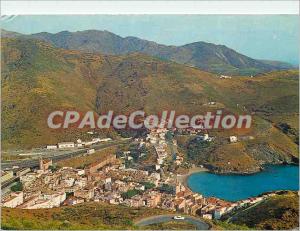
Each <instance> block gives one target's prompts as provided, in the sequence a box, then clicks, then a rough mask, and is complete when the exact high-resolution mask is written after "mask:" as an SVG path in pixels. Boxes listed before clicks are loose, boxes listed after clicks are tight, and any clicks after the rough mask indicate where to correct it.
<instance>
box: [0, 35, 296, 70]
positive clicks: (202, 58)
mask: <svg viewBox="0 0 300 231" xmlns="http://www.w3.org/2000/svg"><path fill="white" fill-rule="evenodd" d="M2 36H3V37H25V38H35V39H40V40H43V41H46V42H49V43H51V44H53V45H54V46H56V47H59V48H64V49H70V50H81V51H86V52H100V53H102V54H112V55H124V54H130V53H135V52H139V53H143V54H146V55H150V56H154V57H158V58H160V59H164V60H171V61H175V62H177V63H180V64H185V65H188V66H192V67H197V68H200V69H201V70H205V71H209V72H214V73H218V74H233V75H256V74H258V73H263V72H268V71H273V70H285V69H290V68H293V66H292V65H290V64H287V63H283V62H278V61H266V60H255V59H252V58H250V57H247V56H245V55H243V54H240V53H238V52H236V51H234V50H233V49H230V48H228V47H226V46H224V45H215V44H212V43H206V42H195V43H191V44H186V45H183V46H166V45H163V44H158V43H155V42H152V41H147V40H143V39H140V38H137V37H131V36H129V37H125V38H123V37H120V36H118V35H116V34H113V33H111V32H109V31H97V30H86V31H78V32H69V31H62V32H59V33H56V34H51V33H47V32H42V33H37V34H31V35H21V34H19V33H14V32H8V31H3V32H2Z"/></svg>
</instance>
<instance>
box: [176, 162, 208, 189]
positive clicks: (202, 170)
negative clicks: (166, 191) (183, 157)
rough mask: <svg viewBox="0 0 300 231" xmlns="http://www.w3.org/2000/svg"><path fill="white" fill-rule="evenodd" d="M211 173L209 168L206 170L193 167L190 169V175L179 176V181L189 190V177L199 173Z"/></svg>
mask: <svg viewBox="0 0 300 231" xmlns="http://www.w3.org/2000/svg"><path fill="white" fill-rule="evenodd" d="M207 171H209V170H208V169H207V168H204V167H192V168H190V169H189V171H188V173H186V174H182V175H179V174H178V175H177V181H178V182H180V183H181V184H182V185H184V186H185V187H187V188H189V187H188V183H187V180H188V177H189V176H190V175H192V174H194V173H197V172H207Z"/></svg>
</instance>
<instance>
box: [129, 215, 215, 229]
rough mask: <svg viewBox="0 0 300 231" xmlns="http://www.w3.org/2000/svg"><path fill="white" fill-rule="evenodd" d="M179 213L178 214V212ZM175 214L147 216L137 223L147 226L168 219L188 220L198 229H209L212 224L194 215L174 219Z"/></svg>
mask: <svg viewBox="0 0 300 231" xmlns="http://www.w3.org/2000/svg"><path fill="white" fill-rule="evenodd" d="M177 215H178V214H177ZM174 216H175V215H159V216H153V217H147V218H144V219H142V220H139V221H137V222H136V223H135V225H137V226H146V225H152V224H159V223H165V222H168V221H178V222H188V223H190V224H193V225H195V226H196V227H197V230H209V229H210V225H209V224H207V223H205V222H204V221H203V220H201V219H199V218H196V217H192V216H184V217H185V219H184V220H174V219H173V217H174Z"/></svg>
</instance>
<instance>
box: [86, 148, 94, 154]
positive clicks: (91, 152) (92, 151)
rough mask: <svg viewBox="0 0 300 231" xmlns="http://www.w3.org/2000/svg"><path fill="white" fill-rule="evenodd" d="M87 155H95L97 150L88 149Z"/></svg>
mask: <svg viewBox="0 0 300 231" xmlns="http://www.w3.org/2000/svg"><path fill="white" fill-rule="evenodd" d="M86 153H87V154H93V153H95V149H93V148H92V149H88V150H87V151H86Z"/></svg>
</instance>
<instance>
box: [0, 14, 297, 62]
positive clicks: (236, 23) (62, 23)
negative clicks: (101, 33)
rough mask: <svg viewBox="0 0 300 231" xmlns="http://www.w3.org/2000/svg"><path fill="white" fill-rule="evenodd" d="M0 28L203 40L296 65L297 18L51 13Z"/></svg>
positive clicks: (170, 41)
mask: <svg viewBox="0 0 300 231" xmlns="http://www.w3.org/2000/svg"><path fill="white" fill-rule="evenodd" d="M1 27H2V28H3V29H6V30H10V31H16V32H20V33H24V34H31V33H38V32H51V33H57V32H60V31H65V30H67V31H71V32H74V31H81V30H88V29H96V30H108V31H110V32H113V33H115V34H118V35H120V36H122V37H126V36H136V37H139V38H142V39H147V40H151V41H155V42H158V43H162V44H165V45H184V44H187V43H192V42H197V41H204V42H211V43H215V44H222V45H226V46H228V47H230V48H232V49H234V50H236V51H238V52H240V53H242V54H244V55H247V56H250V57H252V58H256V59H268V60H278V61H285V62H289V63H292V64H295V65H298V64H299V18H298V16H297V15H85V16H84V15H80V16H79V15H73V16H62V15H51V16H38V15H36V16H14V17H13V16H12V17H10V16H6V17H3V18H2V19H1Z"/></svg>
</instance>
